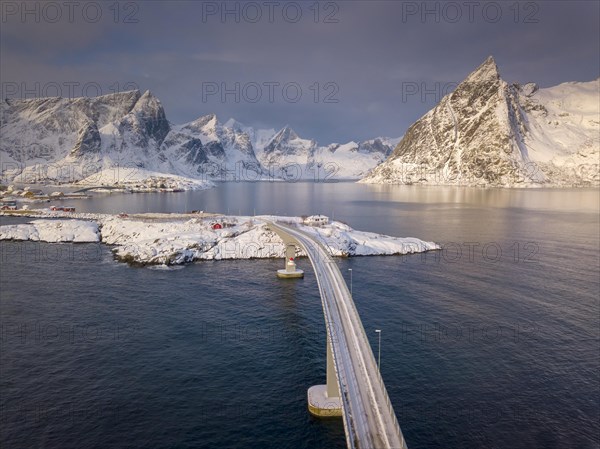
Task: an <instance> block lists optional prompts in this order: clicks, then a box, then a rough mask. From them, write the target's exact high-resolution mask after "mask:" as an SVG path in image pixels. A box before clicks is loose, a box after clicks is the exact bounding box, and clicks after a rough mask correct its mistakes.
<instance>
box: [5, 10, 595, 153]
mask: <svg viewBox="0 0 600 449" xmlns="http://www.w3.org/2000/svg"><path fill="white" fill-rule="evenodd" d="M45 3H46V4H47V3H48V2H45ZM50 3H52V2H50ZM67 3H68V2H67ZM7 4H9V7H7V6H6V5H7ZM56 4H58V5H64V4H65V3H64V2H58V3H56ZM87 4H94V2H85V1H84V2H79V6H78V7H77V8H75V7H74V8H75V9H74V10H73V17H72V19H73V20H72V21H69V17H68V14H67V13H68V11H67V10H66V9H65V7H64V6H63V8H62V17H61V19H60V20H58V21H56V23H50V21H51V20H54V19H55V14H54V13H55V11H53V10H52V7H46V10H45V11H44V9H43V8H44V6H43V5H44V4H42V3H38V4H34V3H28V4H27V5H28V6H27V7H28V8H29V10H30V11H34V12H30V13H29V14H28V15H26V16H24V17H23V16H22V12H23V11H20V10H19V9H21V8H22V5H23V3H22V2H3V5H2V8H3V16H2V29H1V32H0V33H1V44H0V50H1V54H0V63H1V68H0V76H1V78H2V82H3V86H4V87H6V86H7V84H6V83H12V84H10V86H9V88H10V89H12V90H13V91H14V83H17V84H18V85H19V86H23V87H24V88H26V89H28V90H29V91H35V90H36V87H35V86H36V84H35V83H40V84H39V86H41V87H39V89H38V90H39V91H40V93H44V91H43V87H44V86H45V85H47V83H58V84H59V85H64V83H69V82H73V83H79V90H78V89H74V92H75V93H81V90H82V89H81V87H82V86H84V85H86V83H88V84H89V83H93V85H94V86H100V87H101V90H102V92H103V93H107V92H109V91H111V90H116V89H120V88H122V87H123V86H132V85H137V86H139V87H140V88H141V89H150V90H152V91H153V92H154V93H155V94H156V95H157V96H158V97H159V98H160V99H161V100H162V102H163V104H164V106H165V108H166V110H167V115H168V117H169V118H170V120H171V121H173V122H176V123H182V122H185V121H189V120H192V119H194V118H196V117H198V116H199V115H202V114H206V113H209V112H216V113H217V114H218V115H219V116H220V118H221V119H223V120H226V119H227V118H229V117H235V118H236V119H238V120H239V121H241V122H244V123H247V124H249V125H256V126H270V127H275V128H277V127H281V126H283V125H285V124H290V125H292V126H293V127H294V128H296V130H297V131H298V132H299V133H300V134H302V135H305V136H307V137H315V138H317V139H318V140H319V141H321V142H323V143H325V142H331V141H347V140H350V139H355V140H358V139H365V138H369V137H373V136H377V135H387V136H398V135H401V134H403V133H404V131H405V130H406V128H407V127H408V126H409V125H410V124H411V123H412V122H413V121H414V120H416V119H417V118H419V117H420V116H421V115H422V114H424V113H425V112H426V111H427V110H428V109H430V108H431V107H432V106H433V104H434V103H435V102H437V100H439V97H440V96H441V95H442V94H443V93H445V92H447V90H448V89H449V88H451V87H452V86H453V83H456V82H458V81H460V80H462V79H463V78H464V77H465V76H466V75H467V74H468V73H469V72H470V71H471V70H472V69H473V68H475V67H476V66H477V65H479V64H480V63H481V62H482V61H483V60H484V59H485V58H486V57H487V56H488V55H490V54H491V55H494V56H495V58H496V61H497V63H498V65H499V68H500V71H501V73H502V75H503V77H504V78H505V79H506V80H507V81H511V82H512V81H521V82H528V81H535V82H537V83H538V84H540V85H541V86H551V85H555V84H558V83H561V82H565V81H589V80H592V79H595V78H597V77H598V71H599V65H600V61H599V56H598V55H599V54H600V44H599V41H600V35H599V29H598V23H599V16H600V9H599V3H598V2H588V1H582V2H572V1H569V2H559V1H538V2H520V3H515V2H483V1H482V2H475V3H473V2H472V3H471V5H473V6H472V8H473V9H472V10H471V13H472V17H469V14H470V11H469V7H468V6H466V5H467V4H466V3H465V2H462V1H459V2H428V3H423V2H421V1H419V2H400V1H397V2H393V1H388V2H383V1H382V2H379V1H347V2H346V1H341V2H320V3H318V4H316V3H314V2H285V1H282V2H278V4H277V5H275V4H274V3H271V5H273V8H274V9H273V13H274V15H273V17H272V18H273V20H272V21H270V20H269V6H268V5H269V4H268V3H265V2H260V1H259V2H240V3H235V2H228V3H227V4H225V3H223V2H183V1H182V2H179V1H175V2H159V1H149V2H141V1H140V2H121V3H120V4H119V8H118V10H115V8H114V3H112V2H98V3H95V5H99V6H100V9H101V12H102V16H101V17H100V18H97V17H96V16H95V15H94V14H95V13H96V12H97V11H96V9H97V8H96V7H95V6H94V5H92V6H88V9H87V10H86V11H85V13H84V12H83V11H82V9H83V8H84V7H85V6H86V5H87ZM10 5H12V6H10ZM35 5H38V6H35ZM257 5H258V7H259V8H258V9H257V8H256V6H257ZM317 6H318V8H317ZM283 7H287V9H286V10H285V12H284V9H283ZM11 8H12V9H11ZM15 8H17V11H16V12H15ZM36 8H37V12H36ZM111 8H112V9H111ZM211 8H212V9H211ZM223 8H229V10H232V11H233V10H235V9H236V8H238V9H239V10H240V12H241V14H240V17H239V18H240V20H239V23H237V22H236V17H235V14H229V15H227V16H226V17H225V19H226V20H225V21H223V20H222V17H221V15H220V12H221V11H222V10H223ZM316 9H318V12H319V16H318V17H316V16H315V10H316ZM212 10H216V11H217V13H216V14H214V15H209V16H207V15H206V13H207V12H210V11H212ZM259 10H260V13H261V14H262V17H261V19H260V20H258V21H257V22H256V23H251V22H252V20H254V19H255V18H256V12H257V11H259ZM298 10H300V11H301V12H302V17H301V18H300V19H299V20H298V21H297V22H296V23H293V21H294V20H295V16H296V13H297V11H298ZM244 12H245V13H246V14H245V15H244V14H243V13H244ZM423 13H426V14H425V15H424V16H423ZM51 14H54V15H51ZM203 14H204V15H203ZM498 14H501V16H500V17H498ZM328 17H329V19H333V20H334V21H333V22H332V23H324V22H325V20H326V19H327V18H328ZM315 18H317V19H318V20H317V23H315ZM36 19H38V20H36ZM92 19H93V20H92ZM94 20H96V21H95V22H94ZM21 83H24V84H21ZM214 83H216V84H214ZM222 83H223V84H222ZM236 83H239V86H240V87H239V93H240V95H239V98H236V95H235V94H234V93H230V94H227V95H226V96H225V98H224V99H223V98H222V97H221V95H220V92H218V93H216V94H214V95H204V98H203V90H204V93H205V94H206V93H207V91H206V90H207V89H209V88H214V87H215V85H216V86H217V87H218V90H219V91H221V87H225V88H227V89H230V90H235V89H236V86H237V84H236ZM276 83H278V84H276ZM415 84H416V85H418V86H419V89H421V88H422V87H423V88H425V89H427V90H428V92H429V93H428V94H427V95H425V97H424V98H422V96H421V95H419V94H416V95H411V96H406V95H404V98H403V93H404V94H406V89H407V86H409V85H410V86H414V85H415ZM257 86H259V87H260V88H261V89H262V90H261V92H259V91H258V90H257ZM269 86H271V87H269ZM284 87H286V89H285V90H284ZM298 88H301V89H302V95H301V96H300V97H299V98H298V101H297V102H295V101H294V100H296V97H298V91H297V89H298ZM20 89H21V88H20V87H19V90H20ZM269 89H273V90H272V91H270V90H269ZM5 90H6V89H3V93H6V92H4V91H5ZM96 90H97V89H88V91H87V92H83V93H87V94H94V92H95V91H96ZM22 93H23V92H20V91H19V92H17V93H16V94H13V96H14V95H16V96H18V95H21V94H22ZM46 93H51V90H50V89H46ZM64 94H65V95H67V94H68V91H67V90H66V88H65V91H64ZM259 94H260V96H259ZM269 94H272V95H273V97H272V98H269ZM28 95H29V96H31V95H32V93H31V92H30V93H29V94H28ZM257 98H258V101H256V102H253V101H254V100H257ZM270 99H272V102H271V101H269V100H270ZM223 100H225V101H223Z"/></svg>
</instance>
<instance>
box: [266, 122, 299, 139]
mask: <svg viewBox="0 0 600 449" xmlns="http://www.w3.org/2000/svg"><path fill="white" fill-rule="evenodd" d="M299 138H300V137H299V136H298V134H296V131H294V130H293V129H292V128H290V126H289V125H285V126H284V127H283V128H282V129H281V131H279V132H278V133H277V134H276V135H275V137H273V140H275V139H277V140H278V141H290V140H295V139H299Z"/></svg>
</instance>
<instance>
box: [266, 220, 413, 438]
mask: <svg viewBox="0 0 600 449" xmlns="http://www.w3.org/2000/svg"><path fill="white" fill-rule="evenodd" d="M269 226H271V227H272V228H273V230H274V231H276V232H277V233H278V234H279V235H281V236H282V238H283V239H284V242H285V243H286V244H287V243H289V242H290V241H293V242H296V243H297V244H298V245H299V246H300V247H302V248H303V249H304V251H305V252H306V253H307V254H308V257H309V259H310V262H311V264H312V266H313V268H314V270H315V274H316V277H317V282H318V284H319V291H320V293H321V302H322V305H323V313H324V315H325V324H326V327H327V334H328V338H329V339H330V341H331V343H332V344H331V346H332V349H333V359H334V366H335V371H336V375H337V379H338V384H339V387H340V393H341V399H342V401H341V402H342V417H343V421H344V429H345V432H346V442H347V445H348V448H352V449H367V448H369V449H407V446H406V442H405V441H404V437H403V435H402V431H401V430H400V426H399V424H398V420H397V419H396V414H395V413H394V409H393V407H392V404H391V402H390V399H389V396H388V394H387V390H386V388H385V385H384V384H383V380H382V378H381V375H380V373H379V369H378V367H377V363H376V362H375V357H374V356H373V351H372V350H371V346H370V345H369V341H368V339H367V335H366V333H365V330H364V328H363V326H362V323H361V321H360V317H359V315H358V311H357V310H356V307H355V305H354V301H353V300H352V296H351V295H350V292H349V291H348V286H347V285H346V282H345V280H344V278H343V277H342V273H341V272H340V270H339V268H338V267H337V264H336V263H335V261H334V260H333V259H332V258H331V256H330V255H329V252H328V251H327V249H326V248H325V246H324V245H323V244H321V243H320V242H318V241H317V240H316V239H315V238H314V237H313V236H311V235H309V234H307V233H305V232H303V231H300V230H299V229H297V228H294V227H292V226H289V225H285V224H282V223H273V222H269ZM284 237H287V238H284Z"/></svg>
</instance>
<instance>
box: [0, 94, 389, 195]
mask: <svg viewBox="0 0 600 449" xmlns="http://www.w3.org/2000/svg"><path fill="white" fill-rule="evenodd" d="M0 117H1V127H0V132H1V134H2V139H1V141H0V157H1V159H2V180H3V181H4V182H10V181H20V182H27V183H32V182H45V181H58V182H77V181H81V180H88V181H89V182H91V183H93V182H95V180H101V181H102V183H103V184H105V183H107V182H108V181H107V180H110V179H112V178H114V182H122V181H127V180H128V179H129V180H131V179H134V178H135V179H138V178H139V177H140V173H142V174H143V173H146V172H147V173H152V174H153V175H156V174H157V173H165V174H171V175H179V176H185V177H192V178H200V179H216V180H257V179H269V178H283V179H288V180H298V179H317V180H324V179H334V178H350V179H358V178H360V177H361V176H362V175H364V174H365V173H366V171H367V170H369V169H371V168H373V167H375V166H376V165H377V164H378V163H380V162H382V161H383V160H384V159H385V157H387V155H389V153H390V152H391V150H392V148H393V146H394V144H395V142H394V140H393V139H382V138H378V139H373V140H370V141H367V142H363V143H360V144H357V143H354V142H350V143H348V144H345V145H338V144H332V145H329V146H325V147H319V146H318V145H317V143H316V142H315V141H313V140H309V139H302V138H300V137H299V136H298V135H297V134H296V133H295V132H294V131H293V130H292V129H291V128H290V127H285V128H283V129H282V130H280V131H279V132H276V131H275V130H274V129H254V128H251V127H248V126H245V125H243V124H241V123H239V122H237V121H236V120H234V119H230V120H228V121H227V122H226V123H221V122H219V120H218V119H217V117H216V116H215V115H214V114H209V115H205V116H202V117H200V118H198V119H196V120H194V121H192V122H189V123H185V124H183V125H173V124H171V123H170V122H169V121H168V120H167V118H166V114H165V111H164V109H163V107H162V105H161V103H160V101H159V100H158V98H156V97H155V96H154V95H152V93H150V92H149V91H147V92H145V93H144V94H143V95H142V94H141V93H140V92H139V91H131V92H123V93H116V94H111V95H105V96H101V97H96V98H76V99H64V98H40V99H27V100H5V101H3V102H2V103H1V105H0ZM113 173H114V175H113ZM96 174H101V175H102V176H94V175H96ZM108 183H110V182H108Z"/></svg>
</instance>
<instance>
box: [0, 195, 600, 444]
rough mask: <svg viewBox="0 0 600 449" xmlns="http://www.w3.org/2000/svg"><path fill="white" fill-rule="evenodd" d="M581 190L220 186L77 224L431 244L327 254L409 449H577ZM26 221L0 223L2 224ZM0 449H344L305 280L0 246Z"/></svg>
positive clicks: (590, 377)
mask: <svg viewBox="0 0 600 449" xmlns="http://www.w3.org/2000/svg"><path fill="white" fill-rule="evenodd" d="M599 202H600V195H599V192H598V191H597V190H587V189H581V190H570V189H566V190H546V189H535V190H533V189H532V190H503V189H471V188H446V187H413V186H368V185H357V184H353V183H320V184H314V183H295V184H288V183H254V184H251V183H227V184H220V185H218V187H217V188H215V189H212V190H207V191H201V192H189V193H177V194H175V193H174V194H135V195H115V194H113V195H101V196H97V197H95V198H92V199H89V200H85V201H83V200H82V201H79V202H75V201H70V202H69V204H72V205H75V206H76V207H77V208H78V210H80V211H85V210H88V211H95V212H146V211H149V212H161V211H162V212H180V211H183V210H192V209H200V210H206V211H216V212H223V213H227V212H228V211H229V212H230V213H232V214H233V213H235V214H238V213H241V214H248V215H251V214H253V213H256V214H266V213H276V214H279V215H300V214H310V213H324V214H327V215H329V216H334V217H335V219H338V220H343V221H345V222H347V223H348V224H350V225H351V226H353V227H355V228H357V229H361V230H368V231H373V232H381V233H386V234H390V235H397V236H413V237H419V238H422V239H424V240H433V241H436V242H439V243H441V244H442V245H443V246H444V248H445V249H444V250H443V251H441V252H437V253H428V254H426V255H410V256H402V257H396V256H391V257H363V258H350V259H341V260H338V261H337V262H338V264H339V267H340V269H341V270H342V272H343V273H344V274H345V275H346V276H347V279H348V282H349V281H350V276H349V275H350V272H349V271H348V269H349V268H352V276H353V279H352V286H353V293H354V299H355V302H356V305H357V308H358V311H359V312H360V315H361V318H362V321H363V325H364V327H365V330H366V332H367V335H368V336H369V337H370V338H371V342H372V347H373V349H374V351H375V353H377V349H378V347H377V334H376V333H375V332H374V330H375V329H381V330H382V343H381V371H382V376H383V379H384V381H385V384H386V386H387V389H388V392H389V395H390V398H391V401H392V404H393V405H394V408H395V410H396V414H397V416H398V419H399V422H400V425H401V428H402V430H403V432H404V436H405V438H406V440H407V442H408V446H409V448H411V449H415V448H496V447H498V448H500V447H502V448H504V447H507V446H508V447H511V448H522V449H530V448H595V447H598V444H599V443H600V438H599V435H598V427H597V423H598V419H599V401H600V393H599V388H600V385H599V377H598V372H599V369H600V359H599V344H600V338H599V327H598V323H599V314H600V305H599V292H600V285H599V276H600V261H599V251H600V248H599V233H600V229H599V210H598V208H599ZM24 221H26V220H25V219H15V218H7V217H3V218H2V219H1V223H2V224H8V223H17V222H24ZM0 248H1V250H2V252H1V257H2V269H1V279H0V281H1V285H0V287H1V310H2V318H1V324H2V327H1V331H2V332H1V337H2V340H1V350H2V351H1V355H0V357H1V359H0V361H1V365H0V388H1V390H0V393H1V395H0V400H1V407H2V408H1V413H2V432H1V435H0V442H1V443H2V447H11V448H13V447H17V448H20V447H23V448H29V447H49V448H54V447H56V448H68V447H98V448H106V447H111V448H112V447H156V448H165V447H172V448H175V447H177V448H183V447H189V448H195V447H206V448H214V447H240V448H242V447H244V448H250V447H256V448H273V449H275V448H277V449H280V448H343V447H345V440H344V431H343V426H342V423H341V421H339V420H329V421H327V420H325V421H323V420H316V419H313V418H311V417H310V416H309V414H308V412H307V408H306V389H307V388H308V387H310V386H311V385H314V384H319V383H323V382H324V380H325V334H324V323H323V316H322V311H321V304H320V298H319V294H318V289H317V285H316V281H315V277H314V275H313V273H312V272H311V270H310V267H309V263H308V261H307V260H305V259H304V260H302V259H301V260H299V265H300V266H301V267H302V268H304V269H305V271H306V277H305V279H303V280H292V281H290V280H286V281H283V280H279V279H277V278H276V277H275V270H276V269H278V268H280V266H281V264H282V261H279V260H239V261H222V262H202V263H197V264H192V265H189V266H186V267H185V268H182V269H171V270H158V269H147V268H131V267H128V266H126V265H124V264H120V263H117V262H115V261H113V260H112V257H111V254H110V250H109V249H108V248H106V247H104V246H102V245H93V244H83V245H67V244H65V245H52V244H39V243H34V242H26V243H17V242H2V243H0Z"/></svg>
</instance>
